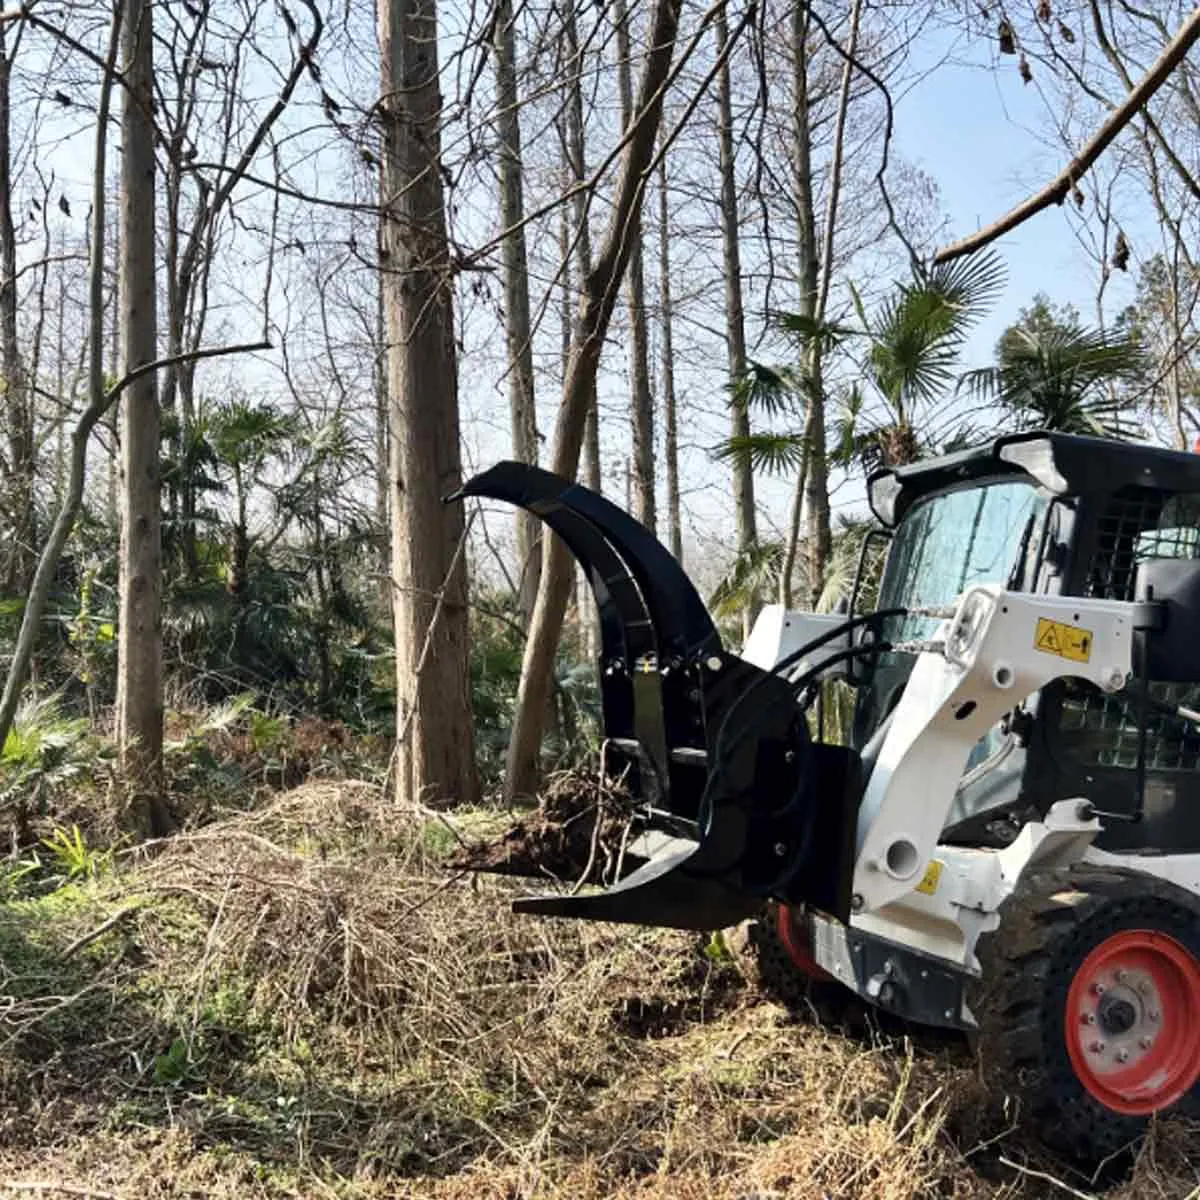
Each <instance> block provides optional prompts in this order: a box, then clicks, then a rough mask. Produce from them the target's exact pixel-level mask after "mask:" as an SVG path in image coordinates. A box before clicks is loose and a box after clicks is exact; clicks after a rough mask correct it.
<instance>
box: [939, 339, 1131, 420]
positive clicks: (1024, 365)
mask: <svg viewBox="0 0 1200 1200" xmlns="http://www.w3.org/2000/svg"><path fill="white" fill-rule="evenodd" d="M996 359H997V361H996V364H995V365H994V366H991V367H983V368H981V369H980V370H977V371H970V372H968V373H967V374H966V375H964V376H963V378H962V380H960V382H959V388H960V390H966V391H967V392H968V393H971V394H973V395H975V396H978V397H980V398H984V399H992V400H994V401H996V402H997V403H998V404H999V405H1000V406H1001V407H1002V408H1003V409H1004V410H1005V411H1006V413H1008V415H1010V416H1011V417H1012V418H1013V419H1014V420H1015V421H1016V423H1017V426H1018V428H1021V429H1056V430H1060V431H1061V432H1063V433H1085V434H1099V435H1101V436H1103V437H1126V438H1128V437H1136V436H1137V431H1136V429H1135V428H1133V427H1132V426H1131V425H1130V424H1129V423H1127V422H1124V421H1122V414H1123V412H1124V411H1125V407H1126V405H1125V402H1124V400H1123V398H1122V397H1121V395H1120V390H1121V385H1122V384H1125V383H1128V382H1131V381H1132V380H1133V379H1135V378H1136V377H1137V376H1138V375H1139V374H1140V373H1141V372H1142V370H1143V369H1144V367H1145V361H1146V360H1145V354H1144V352H1143V350H1142V348H1141V346H1140V345H1139V344H1138V342H1137V341H1136V340H1135V339H1133V338H1132V337H1126V336H1121V337H1116V338H1109V337H1108V336H1107V335H1105V334H1104V333H1103V332H1102V331H1100V330H1095V329H1084V328H1082V327H1081V326H1079V325H1078V324H1075V323H1074V322H1061V321H1056V320H1049V321H1043V320H1037V321H1035V320H1027V321H1025V322H1024V323H1021V324H1018V325H1014V326H1013V327H1012V328H1011V329H1009V330H1008V331H1007V332H1006V333H1005V335H1004V337H1002V338H1001V340H1000V343H999V345H998V346H997V347H996Z"/></svg>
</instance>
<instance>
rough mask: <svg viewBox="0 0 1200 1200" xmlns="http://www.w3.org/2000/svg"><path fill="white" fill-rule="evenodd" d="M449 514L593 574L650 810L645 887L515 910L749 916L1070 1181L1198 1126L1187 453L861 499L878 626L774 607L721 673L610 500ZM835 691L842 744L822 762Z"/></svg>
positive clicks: (1064, 443)
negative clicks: (1061, 1163) (828, 690)
mask: <svg viewBox="0 0 1200 1200" xmlns="http://www.w3.org/2000/svg"><path fill="white" fill-rule="evenodd" d="M461 494H463V495H467V496H479V497H491V498H496V499H500V500H504V501H508V502H511V503H512V504H515V505H518V506H520V507H522V508H524V509H527V510H528V511H530V512H533V513H535V514H536V515H537V516H538V517H540V518H541V520H542V521H543V522H545V524H546V525H547V526H549V527H550V528H551V529H552V530H553V531H554V532H555V533H556V534H557V535H558V536H559V537H560V538H561V539H562V540H563V541H564V542H565V543H566V544H567V546H568V547H569V548H570V549H571V551H572V552H573V553H574V555H575V557H576V558H577V559H578V560H579V562H580V563H581V564H582V566H583V568H584V570H585V571H586V573H587V576H588V579H589V581H590V584H591V587H592V589H593V591H594V593H595V597H596V602H597V608H598V613H599V624H600V632H601V639H600V641H601V656H600V663H599V670H600V679H601V701H602V708H603V721H604V743H603V757H602V762H603V767H604V770H605V771H606V772H607V773H608V774H610V775H612V776H620V777H623V778H624V780H625V783H626V785H627V786H628V787H629V788H630V789H631V791H632V793H633V795H634V796H635V797H636V799H637V803H638V811H639V822H640V826H641V840H640V849H639V853H640V856H641V860H642V865H641V866H640V867H638V869H637V870H635V871H634V872H633V873H632V874H631V875H629V876H628V877H626V878H624V879H621V880H620V881H619V882H618V883H616V884H615V885H614V886H612V887H610V888H608V889H607V890H603V891H595V892H592V893H581V894H571V895H568V894H544V895H538V896H533V897H529V898H524V899H521V900H519V901H517V903H516V905H515V907H516V909H517V910H518V911H521V912H527V913H537V914H543V915H547V916H555V917H582V918H588V919H592V920H599V921H618V922H633V923H637V924H644V925H662V926H673V927H678V928H684V929H697V930H717V929H722V928H725V927H729V926H732V925H735V924H738V923H739V922H743V921H745V920H747V919H757V920H758V921H759V922H760V926H759V927H760V929H761V928H767V929H769V931H770V933H771V936H770V937H769V938H765V939H763V938H760V939H759V944H760V946H761V948H762V950H763V953H764V954H767V955H775V958H776V964H775V965H776V970H778V962H779V961H780V960H782V961H784V962H785V963H786V969H787V971H788V972H790V973H791V974H792V975H793V977H794V978H796V979H800V978H802V977H804V976H819V977H822V978H825V979H828V980H833V981H837V983H838V984H840V985H844V987H846V988H849V989H851V990H853V991H854V992H856V993H858V994H859V995H860V996H861V997H863V998H865V999H866V1000H867V1001H869V1002H870V1003H871V1004H873V1005H876V1006H878V1007H879V1008H882V1009H885V1010H889V1011H891V1012H893V1013H896V1014H899V1015H901V1016H903V1017H904V1018H906V1019H908V1020H911V1021H914V1022H920V1023H925V1024H928V1025H931V1026H941V1027H949V1028H955V1029H960V1030H964V1031H967V1032H968V1034H969V1035H970V1036H971V1037H972V1039H973V1041H974V1043H975V1045H976V1046H977V1048H978V1051H979V1053H980V1055H981V1056H982V1059H983V1064H984V1072H985V1078H986V1079H987V1080H988V1082H989V1083H990V1084H992V1085H994V1086H995V1087H996V1088H997V1089H998V1090H1001V1091H1003V1092H1004V1093H1006V1094H1007V1095H1008V1096H1009V1097H1010V1098H1012V1099H1013V1100H1015V1101H1017V1102H1018V1106H1019V1108H1020V1110H1021V1111H1022V1112H1023V1114H1024V1115H1025V1116H1026V1117H1027V1118H1031V1119H1032V1120H1033V1121H1034V1122H1036V1125H1037V1128H1038V1130H1039V1132H1040V1134H1041V1135H1042V1136H1043V1137H1044V1138H1045V1139H1046V1140H1047V1141H1049V1142H1050V1143H1051V1144H1052V1145H1054V1146H1055V1147H1056V1148H1058V1149H1059V1150H1061V1151H1065V1152H1066V1153H1068V1154H1071V1155H1075V1156H1079V1157H1082V1158H1088V1159H1092V1160H1095V1159H1097V1158H1102V1157H1105V1156H1108V1155H1111V1154H1114V1153H1118V1152H1120V1151H1121V1150H1122V1149H1123V1148H1125V1147H1127V1146H1129V1145H1130V1144H1132V1143H1134V1142H1135V1141H1136V1140H1137V1138H1138V1137H1139V1135H1140V1134H1141V1132H1142V1130H1143V1129H1144V1127H1145V1125H1146V1123H1147V1121H1148V1120H1149V1118H1150V1117H1151V1116H1152V1115H1153V1114H1156V1113H1164V1112H1168V1111H1169V1112H1175V1113H1185V1114H1186V1113H1188V1112H1190V1111H1196V1110H1197V1109H1200V455H1192V454H1184V453H1179V452H1174V451H1168V450H1161V449H1152V448H1147V447H1144V446H1138V445H1133V444H1125V443H1118V442H1111V441H1104V440H1100V439H1094V438H1083V437H1073V436H1066V435H1062V434H1053V433H1026V434H1017V435H1012V436H1005V437H1000V438H999V439H997V440H996V441H994V442H992V443H991V444H990V445H986V446H983V447H980V448H978V449H973V450H968V451H963V452H960V453H955V454H949V455H947V456H945V457H941V458H936V459H933V460H931V461H926V462H922V463H918V464H916V465H913V466H906V467H898V468H887V469H883V470H880V471H878V472H876V473H875V474H874V475H873V476H872V477H871V478H870V480H869V500H870V506H871V509H872V511H873V513H874V515H875V517H876V518H877V519H878V523H879V524H878V528H877V530H875V531H873V532H872V534H871V535H870V536H869V538H868V542H869V543H870V542H874V543H876V545H878V540H879V539H885V540H887V541H889V542H890V545H889V546H888V548H887V556H886V564H885V567H884V570H883V574H882V578H881V582H880V584H879V589H878V592H879V594H878V604H877V607H876V608H875V609H874V610H873V611H870V612H862V613H860V612H858V611H857V608H858V606H859V599H860V598H859V595H858V594H857V593H859V592H860V591H861V587H860V584H859V581H858V580H856V582H855V587H854V591H853V594H851V595H850V596H849V597H848V598H847V599H848V611H845V612H843V613H841V614H839V615H818V614H813V613H801V612H790V611H784V610H783V609H781V608H779V607H768V608H766V609H764V610H763V612H762V614H761V616H760V617H759V618H758V621H757V623H756V624H755V626H754V629H753V631H752V633H751V635H750V637H749V638H748V640H747V642H746V644H745V646H744V648H743V650H742V653H741V654H740V655H737V654H733V653H730V652H729V651H728V650H726V649H725V648H724V646H723V645H722V642H721V638H720V636H719V634H718V632H717V629H716V627H715V626H714V624H713V622H712V620H711V619H710V617H709V614H708V612H707V611H706V609H705V606H704V604H703V602H702V601H701V599H700V597H699V596H698V595H697V593H696V590H695V589H694V587H693V586H692V585H691V583H690V582H689V581H688V579H687V577H686V576H685V575H684V573H683V571H682V569H681V568H680V566H679V564H678V563H677V562H676V561H675V560H674V559H673V558H672V557H671V556H670V554H669V553H668V552H667V551H666V550H665V549H664V548H663V547H662V546H661V545H660V544H659V543H658V542H657V541H656V540H655V539H654V538H653V537H652V536H651V535H650V534H649V533H648V532H647V531H646V530H645V529H644V528H643V527H642V526H640V525H639V524H638V523H637V522H636V521H634V520H633V519H632V518H631V517H630V516H629V515H627V514H626V513H624V512H622V511H621V510H620V509H618V508H617V507H615V506H614V505H612V504H611V503H609V502H608V501H606V500H605V499H603V498H602V497H601V496H599V495H597V494H595V493H593V492H591V491H589V490H587V489H586V488H583V487H581V486H579V485H577V484H574V483H571V482H569V481H567V480H565V479H562V478H559V477H557V476H554V475H551V474H549V473H547V472H545V471H541V470H538V469H537V468H534V467H529V466H524V465H521V464H517V463H501V464H499V465H498V466H496V467H493V468H492V469H491V470H488V471H486V472H484V473H483V474H481V475H479V476H477V477H476V478H474V479H473V480H471V481H470V482H469V483H468V484H467V485H466V487H465V488H464V489H463V491H462V493H461ZM869 553H870V550H869V546H864V556H865V555H867V554H869ZM861 566H862V560H860V576H861V574H862V571H861ZM830 679H842V680H845V681H846V682H848V683H849V684H850V685H851V686H853V687H854V688H855V689H856V706H855V719H854V730H853V737H852V739H851V740H852V745H851V746H849V747H844V746H838V745H831V744H826V743H825V742H824V741H822V740H821V737H820V735H819V730H818V732H817V733H816V734H815V735H814V732H813V730H814V726H816V725H818V722H816V721H815V720H812V719H810V718H811V717H813V716H815V714H814V713H811V712H810V709H812V708H813V706H814V703H817V702H818V697H819V695H820V686H819V685H820V684H821V682H822V681H824V680H830ZM764 921H767V922H769V925H765V926H764V925H762V922H764Z"/></svg>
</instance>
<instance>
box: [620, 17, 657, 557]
mask: <svg viewBox="0 0 1200 1200" xmlns="http://www.w3.org/2000/svg"><path fill="white" fill-rule="evenodd" d="M613 20H614V21H615V22H616V26H617V86H618V89H619V90H620V93H621V129H622V131H625V130H627V129H628V128H629V122H630V121H631V120H633V117H634V111H633V70H632V65H631V62H630V37H629V13H628V10H627V8H626V4H625V0H615V3H614V4H613ZM639 207H640V206H639ZM625 236H626V237H627V238H628V239H629V267H628V273H627V275H626V285H627V291H626V307H627V308H628V310H629V387H630V391H631V392H632V396H631V401H632V403H631V405H630V422H631V425H632V429H633V462H632V468H633V499H634V505H633V511H634V514H635V515H636V516H637V519H638V520H639V521H641V523H642V524H643V525H645V526H646V528H647V529H649V530H650V532H651V533H653V532H654V531H655V527H656V525H657V521H658V514H657V505H656V504H655V498H654V392H653V389H652V388H651V386H650V348H649V337H648V335H647V332H646V281H645V278H644V271H643V267H642V220H641V213H640V211H639V212H636V213H632V214H631V216H630V223H629V228H628V231H627V232H626V235H625Z"/></svg>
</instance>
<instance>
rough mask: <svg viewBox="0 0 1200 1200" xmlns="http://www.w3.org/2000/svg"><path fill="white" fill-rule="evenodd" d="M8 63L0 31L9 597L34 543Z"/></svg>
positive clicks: (0, 282)
mask: <svg viewBox="0 0 1200 1200" xmlns="http://www.w3.org/2000/svg"><path fill="white" fill-rule="evenodd" d="M11 76H12V59H11V58H10V57H9V55H8V51H7V47H6V46H5V42H4V30H3V27H2V26H0V375H2V378H0V386H2V387H3V390H4V420H5V424H6V425H7V427H8V428H7V430H6V433H7V435H8V438H7V440H8V478H7V480H5V481H4V484H5V486H4V487H3V490H2V493H0V494H2V495H3V505H2V507H0V512H2V513H3V514H4V515H5V516H7V518H8V520H7V523H8V530H7V531H6V532H7V533H8V536H9V537H10V538H11V539H12V541H11V544H10V548H9V553H8V555H7V556H6V558H5V561H4V564H3V575H2V577H0V586H2V587H3V589H4V591H6V592H7V593H9V594H10V595H12V594H14V593H15V594H18V595H20V594H24V593H25V592H26V590H27V589H28V587H29V580H30V577H31V576H32V574H33V567H34V562H35V548H36V542H37V529H36V521H35V518H34V509H33V500H34V495H33V480H34V436H33V404H32V403H31V395H30V392H29V389H28V388H27V387H26V381H25V364H24V362H23V361H22V358H21V349H20V345H19V343H18V341H17V242H16V233H15V230H14V227H13V211H12V206H13V191H12V185H13V181H12V147H11V140H10V124H11V103H10V83H11Z"/></svg>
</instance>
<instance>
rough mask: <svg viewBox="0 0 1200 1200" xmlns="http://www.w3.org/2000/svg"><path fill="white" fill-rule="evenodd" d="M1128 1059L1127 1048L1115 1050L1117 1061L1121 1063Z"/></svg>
mask: <svg viewBox="0 0 1200 1200" xmlns="http://www.w3.org/2000/svg"><path fill="white" fill-rule="evenodd" d="M1128 1061H1129V1051H1128V1050H1118V1051H1117V1062H1119V1063H1123V1062H1128Z"/></svg>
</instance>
